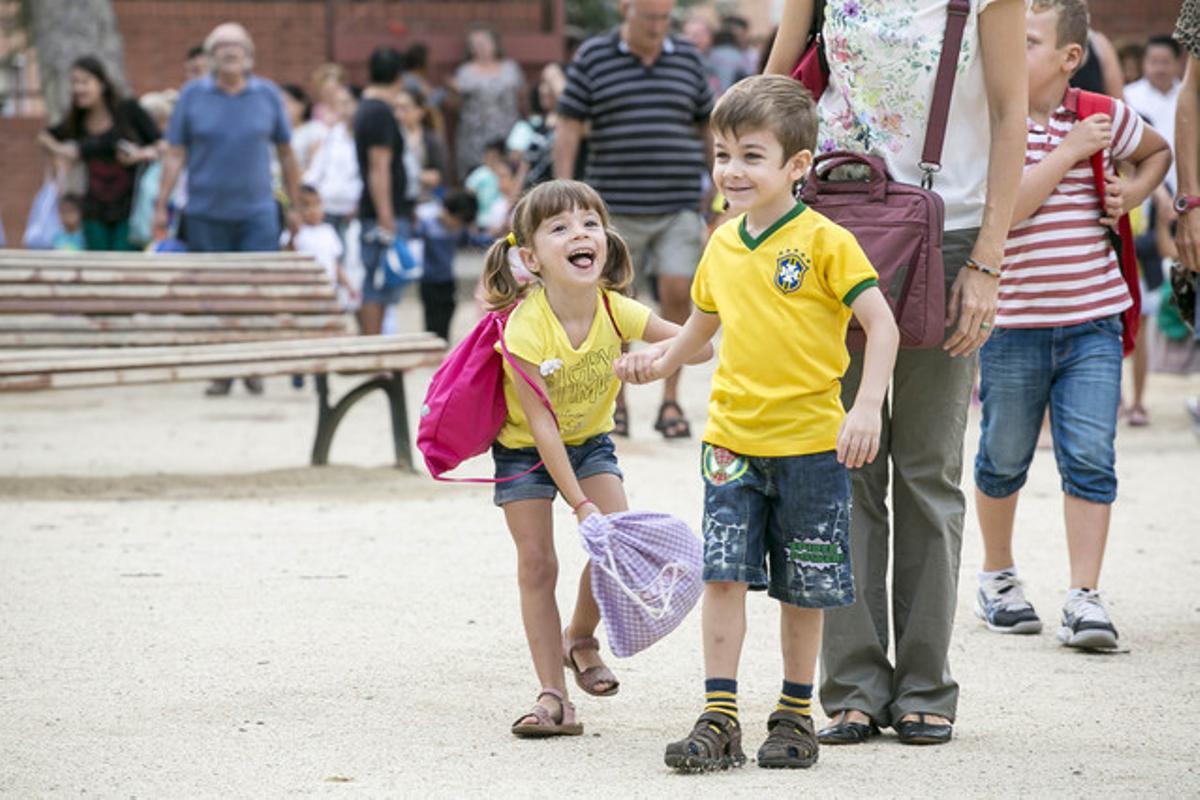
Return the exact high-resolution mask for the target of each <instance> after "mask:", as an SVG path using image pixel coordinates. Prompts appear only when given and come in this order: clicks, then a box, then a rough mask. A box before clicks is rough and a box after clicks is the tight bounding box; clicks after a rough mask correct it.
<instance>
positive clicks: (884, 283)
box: [800, 0, 971, 349]
mask: <svg viewBox="0 0 1200 800" xmlns="http://www.w3.org/2000/svg"><path fill="white" fill-rule="evenodd" d="M970 11H971V4H970V2H969V0H950V5H949V7H948V8H947V10H946V33H945V36H944V38H943V40H942V53H941V57H940V58H939V60H938V67H937V80H936V82H935V83H934V89H933V102H932V103H931V104H930V107H929V124H928V127H927V128H926V131H925V146H924V149H923V150H922V153H921V163H920V166H921V169H922V170H923V171H924V173H925V177H924V178H923V179H922V181H921V185H920V186H913V185H912V184H907V183H901V182H900V181H896V180H893V179H892V176H891V175H890V174H889V173H888V170H887V166H886V164H885V163H884V161H883V159H882V158H878V157H875V156H868V155H863V154H861V153H852V152H849V151H846V150H837V151H834V152H832V153H825V154H823V155H820V156H817V157H816V158H815V159H814V160H813V165H812V169H811V170H810V172H809V174H808V177H807V178H806V180H805V183H804V188H803V189H802V190H801V193H800V199H801V200H803V201H804V203H805V205H808V206H810V207H812V208H814V209H816V210H817V211H819V212H820V213H821V214H823V215H824V216H826V217H828V218H829V219H831V220H833V221H834V222H836V223H837V224H838V225H841V226H842V227H843V228H846V229H847V230H849V231H850V232H851V233H853V234H854V236H855V238H856V239H858V243H859V245H860V246H861V247H862V249H863V252H865V253H866V254H867V258H868V259H870V261H871V264H872V265H873V266H874V267H875V270H876V271H877V272H878V273H879V286H880V288H881V289H882V290H883V293H884V295H885V296H886V297H887V300H888V303H889V304H890V305H891V307H892V313H893V314H895V316H896V324H897V326H898V327H899V328H900V346H901V347H907V348H928V347H937V346H938V345H940V344H941V343H942V341H943V339H944V337H945V332H946V322H947V321H946V283H945V280H946V279H945V271H944V266H943V263H942V230H943V226H944V225H945V208H944V206H943V204H942V198H941V197H940V196H939V195H937V194H936V193H935V192H934V191H933V176H934V173H936V172H937V171H938V170H939V169H941V158H942V144H943V142H944V140H945V138H946V120H947V118H948V117H949V115H950V97H951V95H952V94H953V92H954V73H955V69H956V67H957V64H958V52H959V48H960V47H961V46H962V37H963V29H964V28H965V27H966V22H967V16H968V14H969V13H970ZM848 165H862V166H865V167H866V168H867V170H868V171H869V176H868V179H867V180H865V181H863V180H853V181H833V180H830V179H829V173H830V172H831V171H833V170H834V169H835V168H837V167H843V166H848ZM847 341H848V343H849V344H850V346H851V347H852V348H856V349H861V347H862V346H863V343H864V341H865V339H864V334H863V330H862V327H861V326H859V325H858V323H857V322H856V321H853V320H852V321H851V323H850V332H849V336H848V339H847Z"/></svg>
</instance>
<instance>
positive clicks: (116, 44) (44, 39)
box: [24, 0, 128, 121]
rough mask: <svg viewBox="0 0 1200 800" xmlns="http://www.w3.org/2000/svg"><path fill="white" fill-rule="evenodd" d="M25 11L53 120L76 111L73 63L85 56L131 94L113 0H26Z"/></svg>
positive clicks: (47, 107)
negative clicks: (99, 63) (92, 58)
mask: <svg viewBox="0 0 1200 800" xmlns="http://www.w3.org/2000/svg"><path fill="white" fill-rule="evenodd" d="M24 11H25V13H26V15H27V16H26V19H28V20H29V27H30V31H31V32H32V33H33V45H34V47H36V48H37V60H38V73H39V76H40V79H41V84H42V96H43V97H44V98H45V100H46V116H47V118H48V119H49V120H51V121H56V120H59V119H61V118H62V116H63V114H64V113H66V110H67V109H68V108H70V106H71V74H70V73H71V63H72V62H74V61H75V59H77V58H79V57H80V56H88V55H90V56H95V57H97V58H99V59H100V61H102V62H103V63H104V66H105V68H106V69H107V70H108V75H109V78H110V80H112V82H113V85H114V86H116V87H117V89H118V91H120V92H124V91H126V89H127V86H128V84H127V82H126V80H125V51H124V47H123V45H122V43H121V34H120V33H119V32H118V31H117V19H116V15H115V14H114V13H113V8H112V3H111V2H110V0H25V9H24Z"/></svg>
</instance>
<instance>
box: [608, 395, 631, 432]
mask: <svg viewBox="0 0 1200 800" xmlns="http://www.w3.org/2000/svg"><path fill="white" fill-rule="evenodd" d="M612 433H613V436H624V437H626V438H629V410H628V409H626V408H625V404H624V403H618V404H617V407H616V408H615V409H614V410H613V429H612Z"/></svg>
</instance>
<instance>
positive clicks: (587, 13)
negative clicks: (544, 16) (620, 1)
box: [567, 0, 621, 34]
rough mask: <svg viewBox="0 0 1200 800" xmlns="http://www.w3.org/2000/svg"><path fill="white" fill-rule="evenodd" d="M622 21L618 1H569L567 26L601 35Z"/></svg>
mask: <svg viewBox="0 0 1200 800" xmlns="http://www.w3.org/2000/svg"><path fill="white" fill-rule="evenodd" d="M620 21H621V18H620V16H619V15H618V14H617V3H616V0H567V24H568V25H573V26H575V27H577V28H582V29H583V30H584V31H585V32H586V33H589V34H591V33H599V32H600V31H603V30H607V29H608V28H611V27H612V26H613V25H616V24H617V23H618V22H620Z"/></svg>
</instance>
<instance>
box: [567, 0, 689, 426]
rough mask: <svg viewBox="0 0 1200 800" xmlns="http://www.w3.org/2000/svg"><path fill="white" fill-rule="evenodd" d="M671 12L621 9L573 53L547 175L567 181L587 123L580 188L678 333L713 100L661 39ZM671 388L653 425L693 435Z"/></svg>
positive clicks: (634, 3) (652, 2)
mask: <svg viewBox="0 0 1200 800" xmlns="http://www.w3.org/2000/svg"><path fill="white" fill-rule="evenodd" d="M674 7H675V0H621V13H622V17H623V19H624V22H623V23H622V24H621V25H620V27H618V28H616V29H615V30H613V31H610V32H608V33H605V34H601V35H600V36H596V37H594V38H592V39H589V40H588V41H586V42H584V44H583V45H582V46H581V47H580V48H579V50H578V52H577V53H576V54H575V59H574V61H572V62H571V65H570V67H569V68H568V70H567V85H566V88H565V89H564V90H563V93H562V96H561V97H560V98H559V101H558V126H557V130H556V132H555V140H554V172H555V176H556V177H559V178H570V177H573V175H572V171H573V167H574V164H575V156H576V154H577V153H578V151H579V145H580V142H581V140H582V138H583V136H584V130H585V126H586V125H588V124H589V123H590V132H589V133H588V134H587V136H588V158H587V168H586V171H585V178H584V179H585V180H586V181H587V182H588V183H589V184H591V185H592V186H593V187H595V189H596V191H598V192H599V193H600V196H601V197H603V198H604V201H605V202H606V203H607V204H608V207H609V210H610V211H611V212H612V217H613V225H614V227H616V229H617V231H618V232H620V234H621V235H622V236H623V237H624V238H625V240H626V242H628V244H629V248H630V251H631V253H632V254H633V260H634V267H635V268H636V269H637V270H638V271H639V272H641V273H644V274H646V275H653V276H655V278H656V280H657V289H658V301H659V303H660V305H661V306H662V315H663V317H665V318H666V319H669V320H671V321H672V322H677V323H679V324H680V325H682V324H683V323H684V322H685V321H686V320H687V317H688V314H689V312H690V311H691V298H690V294H689V293H690V289H691V281H692V273H693V272H695V269H696V264H697V263H698V262H699V260H700V254H701V252H702V249H703V247H704V233H705V226H704V220H703V218H702V217H701V216H700V213H699V209H700V207H701V202H702V192H703V180H704V175H705V173H706V172H707V170H708V156H707V153H708V125H707V123H708V115H709V112H710V111H712V105H713V96H712V91H711V89H710V88H709V85H708V81H707V78H706V75H705V71H704V66H703V64H702V62H701V59H700V54H699V52H698V51H697V50H696V48H695V47H693V46H692V45H691V44H690V43H688V42H686V41H684V40H682V39H675V38H673V37H671V36H669V35H668V34H667V29H668V27H669V25H670V22H671V11H672V10H673V9H674ZM678 385H679V374H678V373H676V374H675V375H673V376H671V377H670V378H669V379H668V380H667V381H665V382H664V385H663V402H662V406H661V407H660V408H659V415H658V416H659V418H658V422H657V423H656V424H655V428H657V429H658V430H660V431H661V432H662V434H663V436H665V437H666V438H668V439H675V438H681V437H686V436H689V435H690V430H689V427H688V423H687V420H686V418H685V417H684V415H683V411H682V410H681V409H680V407H679V405H678V403H677V401H676V397H677V394H676V393H677V388H678ZM624 414H625V410H624V404H623V402H621V403H619V405H618V408H617V418H616V423H617V428H616V431H617V432H618V433H621V432H623V430H624V431H627V427H626V424H627V423H625V416H624Z"/></svg>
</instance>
